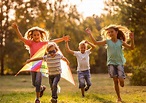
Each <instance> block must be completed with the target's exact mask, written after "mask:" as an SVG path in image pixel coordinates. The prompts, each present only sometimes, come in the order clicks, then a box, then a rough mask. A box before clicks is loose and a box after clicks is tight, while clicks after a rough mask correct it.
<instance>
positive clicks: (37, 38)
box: [32, 30, 41, 42]
mask: <svg viewBox="0 0 146 103" xmlns="http://www.w3.org/2000/svg"><path fill="white" fill-rule="evenodd" d="M32 38H33V41H35V42H40V40H41V34H40V32H39V31H37V30H35V31H33V34H32Z"/></svg>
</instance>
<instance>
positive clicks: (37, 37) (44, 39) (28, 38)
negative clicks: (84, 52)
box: [12, 23, 69, 103]
mask: <svg viewBox="0 0 146 103" xmlns="http://www.w3.org/2000/svg"><path fill="white" fill-rule="evenodd" d="M12 27H13V28H14V30H15V31H16V34H17V36H18V37H19V39H20V40H21V41H22V42H24V44H25V45H26V47H27V48H26V49H28V50H29V52H30V58H31V57H32V56H33V55H34V54H35V53H36V52H37V51H38V50H39V49H40V48H41V47H43V46H44V45H46V44H47V43H48V42H49V40H48V39H49V33H48V32H47V31H45V30H44V29H42V28H39V27H32V28H30V29H29V30H28V31H27V32H26V33H25V35H24V37H23V36H22V34H21V33H20V31H19V28H18V26H17V24H16V23H13V24H12ZM68 39H69V37H68V36H64V37H62V38H58V39H54V40H52V41H54V42H56V43H57V42H62V41H64V40H68ZM31 76H32V84H33V86H34V87H35V89H36V90H35V91H36V100H35V103H40V100H39V98H40V97H42V96H43V92H44V90H45V89H46V86H44V85H41V82H42V73H41V72H34V71H31Z"/></svg>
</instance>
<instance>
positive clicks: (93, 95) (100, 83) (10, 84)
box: [0, 74, 146, 103]
mask: <svg viewBox="0 0 146 103" xmlns="http://www.w3.org/2000/svg"><path fill="white" fill-rule="evenodd" d="M73 76H74V79H75V83H76V85H75V86H74V85H72V84H71V83H69V82H67V81H66V80H64V79H61V81H60V82H59V85H60V87H61V93H59V94H58V96H59V98H58V103H115V101H116V94H115V91H114V87H113V81H112V79H111V78H109V76H108V74H92V78H91V81H92V86H91V88H90V89H89V91H87V92H86V93H85V97H84V98H82V96H81V92H80V89H78V81H77V75H76V74H74V75H73ZM43 84H44V85H46V86H47V89H46V91H45V92H44V96H43V97H42V98H41V103H50V99H51V92H50V87H49V84H48V78H46V77H44V78H43ZM120 90H121V97H122V98H123V100H124V103H146V86H130V85H129V79H128V77H127V78H126V80H125V87H124V88H120ZM34 91H35V89H34V87H33V86H32V85H31V76H30V75H29V76H28V75H18V76H16V77H15V76H0V103H34V100H35V92H34Z"/></svg>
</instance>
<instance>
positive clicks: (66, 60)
mask: <svg viewBox="0 0 146 103" xmlns="http://www.w3.org/2000/svg"><path fill="white" fill-rule="evenodd" d="M62 60H63V61H65V62H66V63H67V65H68V66H69V64H70V62H69V61H68V59H67V58H65V57H63V58H62Z"/></svg>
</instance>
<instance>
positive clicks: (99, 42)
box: [86, 28, 106, 45]
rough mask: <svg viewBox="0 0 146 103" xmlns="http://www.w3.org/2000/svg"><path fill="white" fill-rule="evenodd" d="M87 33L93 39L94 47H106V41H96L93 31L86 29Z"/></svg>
mask: <svg viewBox="0 0 146 103" xmlns="http://www.w3.org/2000/svg"><path fill="white" fill-rule="evenodd" d="M86 32H87V34H88V35H89V37H90V38H91V40H92V42H93V44H94V45H105V44H106V41H105V40H104V41H96V40H95V39H94V38H93V36H92V33H91V30H90V29H89V28H86Z"/></svg>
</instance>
